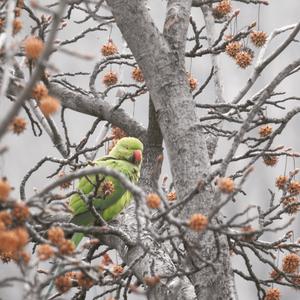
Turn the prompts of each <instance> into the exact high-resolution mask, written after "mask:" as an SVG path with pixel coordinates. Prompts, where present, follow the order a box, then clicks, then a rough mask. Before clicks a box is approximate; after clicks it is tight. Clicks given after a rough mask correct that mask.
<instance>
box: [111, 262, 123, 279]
mask: <svg viewBox="0 0 300 300" xmlns="http://www.w3.org/2000/svg"><path fill="white" fill-rule="evenodd" d="M111 272H112V274H113V275H114V276H116V277H117V276H120V275H121V274H122V273H123V272H124V268H123V267H122V266H120V265H114V266H113V267H112V270H111Z"/></svg>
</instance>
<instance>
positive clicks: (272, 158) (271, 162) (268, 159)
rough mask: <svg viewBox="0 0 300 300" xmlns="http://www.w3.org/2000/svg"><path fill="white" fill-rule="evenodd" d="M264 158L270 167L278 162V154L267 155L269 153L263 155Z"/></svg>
mask: <svg viewBox="0 0 300 300" xmlns="http://www.w3.org/2000/svg"><path fill="white" fill-rule="evenodd" d="M263 160H264V163H265V164H266V165H267V166H270V167H274V166H275V165H276V164H277V162H278V158H277V156H274V155H267V154H266V155H264V156H263Z"/></svg>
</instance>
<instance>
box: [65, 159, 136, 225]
mask: <svg viewBox="0 0 300 300" xmlns="http://www.w3.org/2000/svg"><path fill="white" fill-rule="evenodd" d="M96 164H97V165H98V166H103V167H107V168H111V169H114V170H116V171H119V172H121V173H123V174H124V175H125V176H126V177H127V178H128V179H129V180H131V181H134V178H133V172H132V166H131V165H132V164H131V163H128V162H125V161H121V160H116V159H112V158H111V159H108V158H107V157H104V159H103V160H98V161H96ZM133 167H134V166H133ZM107 185H108V187H107ZM95 187H98V188H97V192H95ZM77 188H78V189H79V190H80V191H81V192H82V193H83V194H85V195H90V194H91V195H93V194H94V195H95V198H94V199H93V204H94V206H95V208H96V209H97V210H98V211H99V212H103V211H104V210H106V209H107V208H109V207H110V206H112V205H114V204H115V203H116V202H117V201H118V200H120V199H121V198H122V196H123V195H124V194H125V192H126V189H125V188H124V187H123V185H122V184H121V183H120V182H119V180H117V179H116V178H114V177H112V176H104V175H101V174H99V175H97V176H95V175H93V176H86V177H83V178H81V179H80V181H79V183H78V186H77ZM69 206H70V208H71V210H72V212H73V215H74V216H77V215H78V216H79V215H81V214H84V215H85V216H84V215H83V216H82V217H83V219H84V220H87V218H88V219H89V220H90V217H91V215H90V214H88V215H86V214H85V213H86V212H88V211H89V209H88V206H87V204H86V203H85V201H84V200H83V199H81V197H80V195H79V194H75V195H73V196H72V197H71V199H70V204H69ZM105 215H107V213H106V214H105ZM76 219H77V218H75V220H76ZM79 219H82V218H78V221H79ZM109 219H110V218H109ZM74 223H75V222H74ZM80 223H82V222H81V221H80ZM76 224H79V223H77V222H76Z"/></svg>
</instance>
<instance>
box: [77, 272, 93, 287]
mask: <svg viewBox="0 0 300 300" xmlns="http://www.w3.org/2000/svg"><path fill="white" fill-rule="evenodd" d="M76 277H77V281H78V285H79V286H81V287H83V288H86V289H89V288H91V287H92V286H93V285H94V280H93V279H92V278H90V277H88V276H87V275H86V274H84V273H83V272H79V273H78V275H77V276H76Z"/></svg>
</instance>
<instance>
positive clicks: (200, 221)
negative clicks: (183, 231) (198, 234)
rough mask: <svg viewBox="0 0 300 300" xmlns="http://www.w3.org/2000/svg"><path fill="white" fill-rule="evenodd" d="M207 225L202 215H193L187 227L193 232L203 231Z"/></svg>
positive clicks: (206, 220)
mask: <svg viewBox="0 0 300 300" xmlns="http://www.w3.org/2000/svg"><path fill="white" fill-rule="evenodd" d="M207 225H208V219H207V217H206V216H204V215H202V214H193V215H192V216H191V218H190V220H189V222H188V226H189V227H190V228H191V229H193V230H195V231H202V230H205V229H206V227H207Z"/></svg>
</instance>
